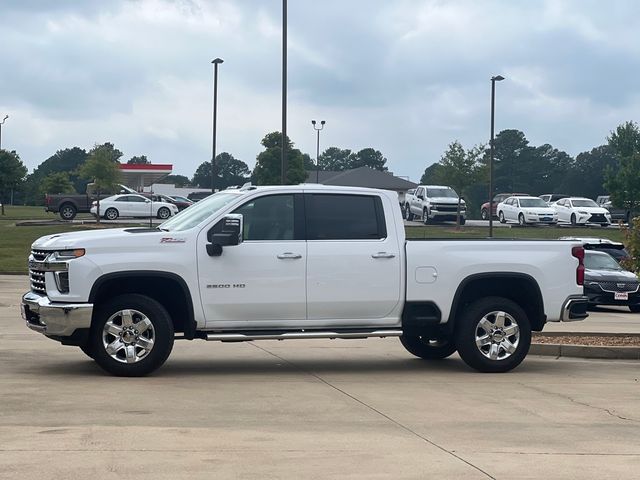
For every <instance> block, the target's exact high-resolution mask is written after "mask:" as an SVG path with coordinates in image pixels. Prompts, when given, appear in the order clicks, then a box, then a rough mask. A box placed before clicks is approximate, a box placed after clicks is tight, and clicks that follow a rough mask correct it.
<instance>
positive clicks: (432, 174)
mask: <svg viewBox="0 0 640 480" xmlns="http://www.w3.org/2000/svg"><path fill="white" fill-rule="evenodd" d="M441 169H442V165H440V164H439V163H432V164H431V165H429V166H428V167H427V168H425V169H424V173H423V174H422V177H421V178H420V184H421V185H429V184H431V185H434V184H436V183H438V182H436V181H435V179H436V178H440V175H441V173H440V170H441Z"/></svg>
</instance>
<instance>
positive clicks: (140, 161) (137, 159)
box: [127, 155, 151, 165]
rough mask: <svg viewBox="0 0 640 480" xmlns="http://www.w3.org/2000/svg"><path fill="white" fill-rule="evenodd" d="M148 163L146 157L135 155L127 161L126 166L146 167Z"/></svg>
mask: <svg viewBox="0 0 640 480" xmlns="http://www.w3.org/2000/svg"><path fill="white" fill-rule="evenodd" d="M150 163H151V162H150V161H149V159H148V158H147V156H146V155H136V156H133V157H131V158H130V159H129V161H128V162H127V165H148V164H150Z"/></svg>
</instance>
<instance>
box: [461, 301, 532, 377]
mask: <svg viewBox="0 0 640 480" xmlns="http://www.w3.org/2000/svg"><path fill="white" fill-rule="evenodd" d="M455 343H456V347H457V349H458V353H459V354H460V356H461V357H462V359H463V360H464V361H465V363H466V364H467V365H469V366H470V367H471V368H474V369H476V370H479V371H481V372H490V373H501V372H508V371H509V370H511V369H513V368H515V367H517V366H518V365H520V362H522V360H524V357H526V355H527V353H528V352H529V347H530V346H531V324H530V323H529V319H528V318H527V314H526V313H525V312H524V311H523V310H522V308H520V306H518V305H517V304H516V303H515V302H513V301H511V300H509V299H507V298H502V297H487V298H482V299H480V300H476V301H475V302H473V303H471V304H470V305H469V306H468V307H466V308H465V310H464V312H463V313H462V315H460V317H459V318H458V320H457V323H456V333H455Z"/></svg>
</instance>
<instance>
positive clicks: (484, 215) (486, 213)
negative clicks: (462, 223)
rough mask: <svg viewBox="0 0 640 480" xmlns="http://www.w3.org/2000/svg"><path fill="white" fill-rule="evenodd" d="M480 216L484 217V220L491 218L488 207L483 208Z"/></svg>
mask: <svg viewBox="0 0 640 480" xmlns="http://www.w3.org/2000/svg"><path fill="white" fill-rule="evenodd" d="M480 218H482V220H489V212H488V211H487V209H486V208H483V209H482V211H481V212H480Z"/></svg>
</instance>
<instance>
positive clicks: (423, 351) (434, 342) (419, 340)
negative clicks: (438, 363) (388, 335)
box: [400, 335, 456, 360]
mask: <svg viewBox="0 0 640 480" xmlns="http://www.w3.org/2000/svg"><path fill="white" fill-rule="evenodd" d="M400 343H402V346H403V347H404V348H406V349H407V351H408V352H409V353H411V354H412V355H415V356H416V357H419V358H424V359H425V360H442V359H443V358H447V357H449V356H451V355H453V354H454V353H455V352H456V345H455V343H454V342H453V341H452V340H451V339H435V338H434V339H430V338H427V337H419V336H405V335H403V336H401V337H400Z"/></svg>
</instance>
